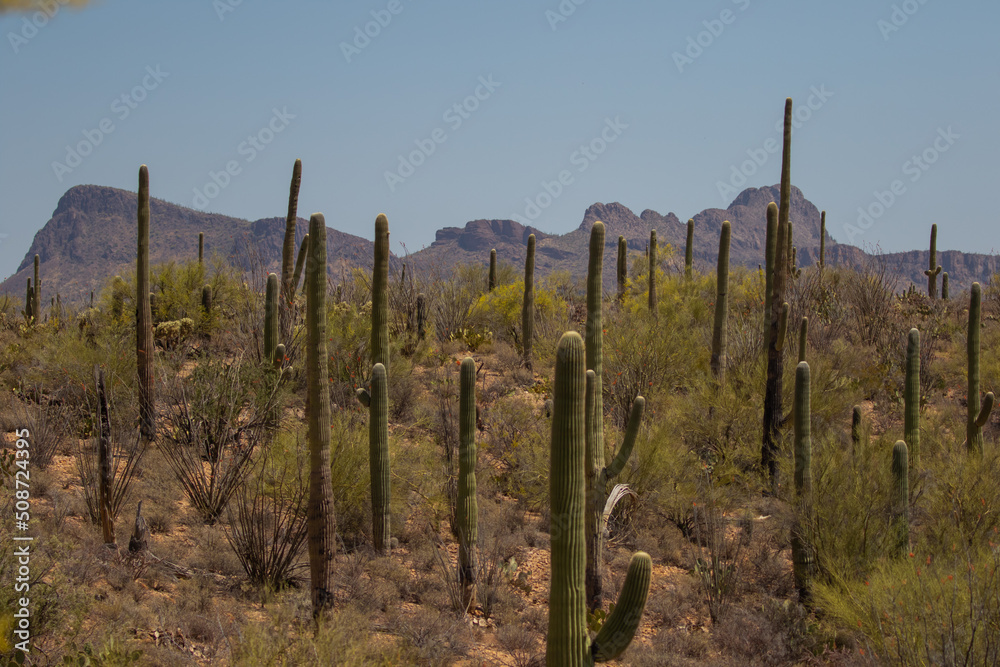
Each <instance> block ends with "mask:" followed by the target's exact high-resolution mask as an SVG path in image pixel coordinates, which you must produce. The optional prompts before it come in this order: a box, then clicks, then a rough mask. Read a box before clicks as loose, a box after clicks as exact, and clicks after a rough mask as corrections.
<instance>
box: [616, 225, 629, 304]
mask: <svg viewBox="0 0 1000 667" xmlns="http://www.w3.org/2000/svg"><path fill="white" fill-rule="evenodd" d="M617 269H618V271H617V273H616V278H617V279H618V301H619V303H620V302H622V301H624V300H625V286H626V285H628V243H627V242H626V241H625V237H624V236H619V237H618V266H617Z"/></svg>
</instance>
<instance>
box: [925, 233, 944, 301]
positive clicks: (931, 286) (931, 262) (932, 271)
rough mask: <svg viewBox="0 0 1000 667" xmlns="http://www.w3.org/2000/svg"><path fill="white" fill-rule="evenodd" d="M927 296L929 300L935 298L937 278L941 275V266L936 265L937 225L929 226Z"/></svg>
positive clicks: (926, 272)
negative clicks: (929, 249) (929, 248)
mask: <svg viewBox="0 0 1000 667" xmlns="http://www.w3.org/2000/svg"><path fill="white" fill-rule="evenodd" d="M927 264H928V267H927V270H926V271H924V275H925V276H927V296H929V297H930V298H931V299H936V298H937V277H938V274H939V273H941V266H940V265H938V263H937V225H931V251H930V255H929V257H928V260H927Z"/></svg>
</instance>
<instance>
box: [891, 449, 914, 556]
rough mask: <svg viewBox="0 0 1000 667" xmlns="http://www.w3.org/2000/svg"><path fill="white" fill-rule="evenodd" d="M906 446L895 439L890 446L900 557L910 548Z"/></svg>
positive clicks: (908, 481)
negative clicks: (891, 446)
mask: <svg viewBox="0 0 1000 667" xmlns="http://www.w3.org/2000/svg"><path fill="white" fill-rule="evenodd" d="M907 458H908V457H907V447H906V443H905V442H903V441H902V440H897V441H896V444H895V445H894V446H893V448H892V481H893V491H894V494H893V495H894V496H895V497H894V498H893V502H894V505H895V508H894V511H895V513H896V540H897V541H896V554H897V555H898V556H900V557H902V556H904V555H906V552H908V551H909V550H910V479H909V478H910V473H909V462H908V461H907Z"/></svg>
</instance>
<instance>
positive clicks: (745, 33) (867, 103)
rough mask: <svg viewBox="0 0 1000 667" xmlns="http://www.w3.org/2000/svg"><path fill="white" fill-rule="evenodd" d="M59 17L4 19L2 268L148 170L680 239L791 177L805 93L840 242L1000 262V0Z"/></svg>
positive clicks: (204, 0) (281, 192)
mask: <svg viewBox="0 0 1000 667" xmlns="http://www.w3.org/2000/svg"><path fill="white" fill-rule="evenodd" d="M52 8H56V9H55V11H54V13H53V15H52V16H51V18H49V17H47V16H45V15H43V14H34V15H33V14H5V15H3V16H2V17H0V32H2V34H3V36H4V39H3V42H4V43H3V44H0V90H3V94H2V96H0V113H2V121H3V122H2V124H0V276H3V277H5V276H7V275H9V274H11V273H13V272H14V270H15V268H16V265H17V263H18V262H20V260H21V259H22V257H23V256H24V254H25V252H26V250H27V248H28V246H29V244H30V242H31V239H32V237H33V236H34V234H35V233H36V232H37V231H38V230H39V229H40V228H41V227H42V226H43V225H44V224H45V222H46V221H47V220H48V219H49V217H50V216H51V214H52V211H53V210H54V208H55V206H56V204H57V202H58V200H59V197H60V196H61V195H62V194H63V193H64V192H65V191H66V190H67V189H69V188H70V187H72V186H74V185H78V184H88V183H90V184H99V185H108V186H114V187H119V188H126V189H129V190H135V188H136V180H137V170H138V166H139V165H140V164H141V163H146V164H148V165H149V171H150V181H151V191H152V194H153V196H154V197H158V198H161V199H165V200H167V201H171V202H175V203H178V204H182V205H185V206H192V207H198V208H202V209H204V210H208V211H214V212H219V213H224V214H227V215H233V216H238V217H242V218H247V219H251V220H252V219H257V218H262V217H268V216H283V215H284V214H285V209H286V205H287V196H288V183H289V178H290V174H291V167H292V163H293V161H294V160H295V158H301V159H302V162H303V177H302V190H301V196H300V203H299V214H300V215H302V216H303V217H307V216H308V215H309V213H310V212H312V211H322V212H324V213H325V214H326V220H327V224H329V225H330V226H332V227H335V228H337V229H341V230H343V231H347V232H350V233H355V234H359V235H361V236H365V237H367V238H371V237H372V236H373V229H374V220H375V216H376V215H377V214H378V213H379V212H384V213H386V214H387V215H388V216H389V223H390V229H391V230H392V237H391V238H392V241H393V250H394V251H397V252H398V251H401V248H400V243H403V244H405V245H406V248H407V249H409V250H410V251H415V250H419V249H420V248H421V247H423V246H424V245H429V244H430V243H431V242H432V241H433V240H434V231H435V230H436V229H438V228H440V227H444V226H457V225H463V224H464V223H465V222H467V221H469V220H474V219H478V218H514V219H520V220H521V221H522V222H528V223H530V224H533V225H535V226H537V227H538V228H540V229H542V230H544V231H547V232H554V233H561V232H565V231H568V230H570V229H573V228H574V227H576V226H577V225H578V224H579V223H580V221H581V219H582V216H583V213H584V210H585V209H586V207H587V206H589V205H590V204H592V203H594V202H609V201H619V202H622V203H623V204H625V205H626V206H628V207H630V208H632V209H633V210H634V211H636V213H639V212H641V211H642V210H643V209H645V208H652V209H655V210H657V211H659V212H661V213H666V212H668V211H673V212H674V213H676V214H677V215H678V216H679V217H680V218H681V219H682V220H683V219H687V218H688V217H690V216H692V215H693V214H695V213H697V212H699V211H701V210H702V209H704V208H708V207H722V208H724V207H725V206H726V205H727V204H728V203H729V201H730V200H731V199H732V198H733V196H735V193H736V192H738V191H739V190H741V189H742V188H743V187H747V186H762V185H771V184H774V183H776V182H777V180H778V172H779V167H780V154H778V153H775V154H770V153H768V148H773V147H774V146H775V145H776V142H779V141H780V132H779V131H778V130H777V129H776V123H778V122H780V118H781V112H782V108H783V104H784V99H785V97H792V98H793V99H794V101H795V107H796V110H797V114H799V118H800V119H801V121H802V122H801V125H800V127H799V129H798V130H797V132H796V134H795V139H794V143H793V160H792V182H793V183H794V184H795V185H797V186H798V187H800V188H801V189H802V190H803V192H804V193H805V195H806V197H807V198H809V199H810V200H811V201H813V202H814V203H815V204H816V205H817V206H818V207H820V208H824V209H826V210H827V212H828V213H827V219H828V229H829V232H830V233H831V234H832V235H833V237H834V238H835V239H837V240H838V241H841V242H848V241H852V242H853V243H854V244H856V245H875V244H878V245H879V246H880V247H881V248H882V249H883V250H887V251H895V250H905V249H912V248H923V247H925V246H926V244H927V237H928V232H929V228H930V225H931V223H934V222H936V223H938V224H939V227H940V233H939V239H938V246H939V248H941V249H952V248H956V249H960V250H968V251H978V252H992V251H993V250H994V249H995V248H997V247H998V246H1000V241H997V240H995V239H996V238H997V235H996V233H995V230H996V223H995V221H994V220H992V219H989V218H988V217H987V215H988V212H989V211H991V210H993V209H994V208H995V205H991V204H989V200H990V197H993V196H995V192H996V189H997V180H998V176H1000V168H998V166H997V159H998V156H1000V131H998V129H997V117H998V111H1000V86H998V83H1000V81H998V74H1000V71H998V64H1000V40H998V39H997V38H996V30H997V28H998V26H1000V4H998V3H997V2H996V1H995V0H991V1H989V2H988V1H986V0H966V1H960V2H951V3H946V2H943V1H942V0H905V1H903V2H892V1H889V0H886V1H879V0H864V1H862V0H842V1H841V2H815V1H811V0H797V1H792V0H771V1H768V2H765V1H764V0H714V1H711V2H695V1H693V0H691V1H687V2H662V0H660V1H653V0H648V1H640V0H624V1H618V2H610V1H608V0H562V2H559V0H542V1H538V2H533V1H528V0H508V1H507V2H502V3H501V2H495V3H482V2H459V1H457V0H455V1H451V0H440V1H436V0H365V1H364V2H351V3H331V2H323V1H320V0H316V1H312V2H307V1H287V2H281V3H278V2H261V1H256V2H254V1H252V0H214V2H213V0H174V1H171V2H125V1H124V0H104V1H103V2H96V3H94V4H92V5H91V6H90V7H88V8H87V9H85V10H82V11H77V10H74V9H69V8H66V7H61V6H60V5H59V4H58V2H53V3H52ZM49 11H50V13H52V9H51V8H50V10H49ZM39 26H40V27H39ZM754 158H756V161H757V163H760V164H759V165H758V164H757V163H755V162H753V161H752V160H753V159H754ZM748 160H751V161H750V162H747V161H748ZM227 169H228V170H229V173H227ZM741 170H742V171H743V172H745V174H750V175H749V176H746V175H745V174H744V173H740V171H741ZM213 174H214V179H213ZM743 178H745V179H746V180H745V182H744V181H743V180H742V179H743ZM560 179H561V182H560ZM893 190H895V192H893ZM880 200H881V201H880ZM529 202H530V203H529ZM531 204H533V205H531ZM859 207H861V208H863V209H865V210H868V211H869V214H870V215H871V217H870V218H868V219H862V220H861V223H862V224H860V225H859V220H858V219H859V212H858V209H859ZM154 225H155V221H154ZM847 225H853V226H854V227H855V228H856V229H852V228H850V227H846V226H847ZM154 233H155V228H154Z"/></svg>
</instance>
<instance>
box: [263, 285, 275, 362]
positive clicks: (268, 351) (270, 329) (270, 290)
mask: <svg viewBox="0 0 1000 667" xmlns="http://www.w3.org/2000/svg"><path fill="white" fill-rule="evenodd" d="M278 301H279V299H278V275H277V274H276V273H269V274H268V275H267V288H266V290H265V292H264V362H265V363H271V362H272V361H274V349H275V348H276V347H278V307H279V306H278Z"/></svg>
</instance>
